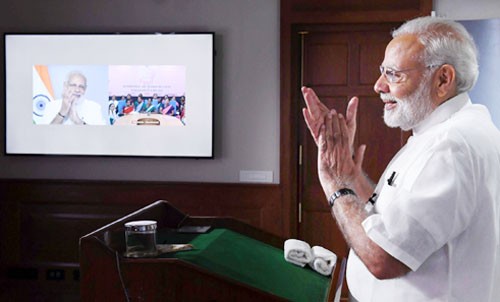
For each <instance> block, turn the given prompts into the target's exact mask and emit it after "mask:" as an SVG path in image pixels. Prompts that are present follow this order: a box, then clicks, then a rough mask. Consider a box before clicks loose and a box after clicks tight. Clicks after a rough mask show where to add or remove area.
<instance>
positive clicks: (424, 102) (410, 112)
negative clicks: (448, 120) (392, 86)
mask: <svg viewBox="0 0 500 302" xmlns="http://www.w3.org/2000/svg"><path fill="white" fill-rule="evenodd" d="M429 78H430V77H429ZM429 80H430V79H429ZM429 80H427V81H422V82H421V83H420V85H419V86H418V87H417V89H416V90H415V91H414V92H413V93H412V94H410V95H408V96H406V97H404V98H401V99H399V98H396V97H394V96H393V95H391V94H389V93H380V98H381V99H382V100H390V101H395V102H397V104H396V107H395V108H393V109H392V110H385V109H384V122H385V124H386V125H387V126H389V127H391V128H397V127H399V128H401V129H402V130H403V131H407V130H410V129H413V128H414V127H415V126H416V125H418V123H420V122H421V121H422V120H424V119H425V118H426V117H427V116H428V115H429V114H430V113H431V112H432V111H433V110H434V108H433V106H432V101H431V90H430V85H429Z"/></svg>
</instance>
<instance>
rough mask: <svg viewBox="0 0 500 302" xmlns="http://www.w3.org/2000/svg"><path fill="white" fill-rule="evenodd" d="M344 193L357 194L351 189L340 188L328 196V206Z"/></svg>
mask: <svg viewBox="0 0 500 302" xmlns="http://www.w3.org/2000/svg"><path fill="white" fill-rule="evenodd" d="M344 195H354V196H357V195H356V193H354V191H353V190H351V189H348V188H343V189H340V190H338V191H335V192H333V194H332V195H331V196H330V198H328V205H329V206H330V208H331V207H333V205H334V204H335V200H336V199H337V198H339V197H340V196H344Z"/></svg>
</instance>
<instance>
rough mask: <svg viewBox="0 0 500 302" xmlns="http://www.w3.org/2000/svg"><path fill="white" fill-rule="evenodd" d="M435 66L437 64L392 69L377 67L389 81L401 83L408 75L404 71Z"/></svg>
mask: <svg viewBox="0 0 500 302" xmlns="http://www.w3.org/2000/svg"><path fill="white" fill-rule="evenodd" d="M437 66H439V65H427V66H425V67H416V68H408V69H402V70H396V69H393V68H390V67H384V66H382V65H381V66H380V67H379V69H380V74H381V75H383V76H384V77H385V78H386V80H387V81H388V82H389V83H401V82H404V81H406V79H407V77H408V74H406V72H408V71H412V70H417V69H422V68H429V69H430V68H434V67H437Z"/></svg>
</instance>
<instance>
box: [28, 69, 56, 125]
mask: <svg viewBox="0 0 500 302" xmlns="http://www.w3.org/2000/svg"><path fill="white" fill-rule="evenodd" d="M53 101H54V89H53V88H52V83H51V82H50V75H49V69H48V67H47V65H33V123H34V124H50V122H51V120H52V118H54V117H53V116H48V115H47V114H46V113H47V112H48V110H47V108H48V107H49V106H51V103H53Z"/></svg>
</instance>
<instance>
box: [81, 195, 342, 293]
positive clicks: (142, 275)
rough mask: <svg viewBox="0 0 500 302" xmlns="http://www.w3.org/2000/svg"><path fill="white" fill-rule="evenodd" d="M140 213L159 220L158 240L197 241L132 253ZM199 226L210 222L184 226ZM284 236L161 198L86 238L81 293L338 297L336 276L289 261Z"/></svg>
mask: <svg viewBox="0 0 500 302" xmlns="http://www.w3.org/2000/svg"><path fill="white" fill-rule="evenodd" d="M134 220H156V221H157V225H158V229H157V243H158V244H192V245H193V249H192V250H187V251H178V252H171V253H164V254H159V255H156V256H154V257H150V258H127V257H125V256H124V254H125V227H124V224H125V223H126V222H129V221H134ZM195 226H204V227H205V228H199V229H204V230H206V229H207V228H206V227H209V230H206V231H203V232H196V231H193V232H185V231H184V230H186V229H196V228H192V227H195ZM180 230H183V231H182V232H181V231H180ZM283 243H284V240H283V239H282V238H279V237H277V236H274V235H272V234H269V233H266V232H264V231H262V230H259V229H257V228H255V227H252V226H250V225H248V224H245V223H243V222H241V221H238V220H235V219H232V218H221V217H196V216H189V215H186V214H184V213H182V212H181V211H179V210H178V209H176V208H175V207H174V206H173V205H171V204H170V203H169V202H167V201H164V200H159V201H157V202H154V203H152V204H150V205H148V206H146V207H144V208H142V209H140V210H138V211H136V212H133V213H131V214H129V215H127V216H124V217H122V218H120V219H118V220H116V221H114V222H112V223H110V224H108V225H106V226H104V227H102V228H100V229H98V230H95V231H94V232H92V233H90V234H87V235H85V236H83V237H82V238H80V272H81V276H80V278H81V279H80V282H81V289H80V290H81V298H82V301H333V299H334V296H335V292H334V291H335V288H337V287H338V285H337V286H332V284H333V283H334V282H333V280H334V278H330V277H325V276H322V275H320V274H318V273H317V272H315V271H313V270H312V269H310V268H309V267H308V266H306V267H304V268H302V267H298V266H295V265H293V264H290V263H288V262H286V261H285V260H284V257H283ZM336 271H339V270H338V269H337V270H336ZM337 275H338V273H337Z"/></svg>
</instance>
